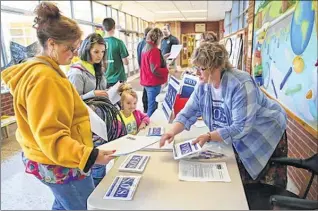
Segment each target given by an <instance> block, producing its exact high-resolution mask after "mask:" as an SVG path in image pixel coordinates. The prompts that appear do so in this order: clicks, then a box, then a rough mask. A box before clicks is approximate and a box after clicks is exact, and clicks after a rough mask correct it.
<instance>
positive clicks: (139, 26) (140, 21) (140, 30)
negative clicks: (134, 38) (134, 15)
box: [138, 18, 144, 33]
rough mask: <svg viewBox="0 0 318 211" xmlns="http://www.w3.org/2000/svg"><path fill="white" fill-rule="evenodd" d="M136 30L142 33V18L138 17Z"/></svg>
mask: <svg viewBox="0 0 318 211" xmlns="http://www.w3.org/2000/svg"><path fill="white" fill-rule="evenodd" d="M138 32H141V33H143V32H144V31H143V26H142V20H141V19H140V18H138Z"/></svg>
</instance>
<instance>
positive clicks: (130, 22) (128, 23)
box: [126, 14, 132, 30]
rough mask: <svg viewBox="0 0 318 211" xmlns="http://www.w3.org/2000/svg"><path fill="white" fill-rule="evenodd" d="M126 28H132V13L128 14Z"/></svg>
mask: <svg viewBox="0 0 318 211" xmlns="http://www.w3.org/2000/svg"><path fill="white" fill-rule="evenodd" d="M126 29H128V30H132V19H131V15H128V14H126Z"/></svg>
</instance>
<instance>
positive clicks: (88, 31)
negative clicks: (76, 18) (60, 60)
mask: <svg viewBox="0 0 318 211" xmlns="http://www.w3.org/2000/svg"><path fill="white" fill-rule="evenodd" d="M78 25H79V27H80V28H81V30H82V31H83V35H82V40H84V39H85V38H86V37H87V36H88V35H89V34H91V33H93V27H92V26H90V25H85V24H78Z"/></svg>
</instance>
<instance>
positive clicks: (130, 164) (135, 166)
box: [119, 154, 150, 173]
mask: <svg viewBox="0 0 318 211" xmlns="http://www.w3.org/2000/svg"><path fill="white" fill-rule="evenodd" d="M149 158H150V155H140V154H132V155H129V156H128V157H127V158H126V159H125V161H124V162H123V163H122V164H121V165H120V167H119V171H123V172H133V173H142V172H143V171H144V170H145V167H146V165H147V163H148V160H149Z"/></svg>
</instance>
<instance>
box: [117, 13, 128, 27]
mask: <svg viewBox="0 0 318 211" xmlns="http://www.w3.org/2000/svg"><path fill="white" fill-rule="evenodd" d="M118 16H119V21H118V29H120V28H121V29H126V18H125V13H123V12H119V11H118Z"/></svg>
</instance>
